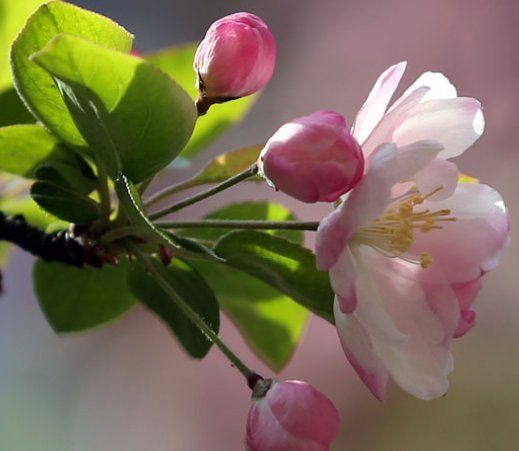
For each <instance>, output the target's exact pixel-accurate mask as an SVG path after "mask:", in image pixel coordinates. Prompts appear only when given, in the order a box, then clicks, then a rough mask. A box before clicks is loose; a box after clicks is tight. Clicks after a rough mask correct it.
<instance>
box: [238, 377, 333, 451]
mask: <svg viewBox="0 0 519 451" xmlns="http://www.w3.org/2000/svg"><path fill="white" fill-rule="evenodd" d="M339 423H340V418H339V413H338V412H337V409H336V408H335V406H334V405H333V404H332V402H331V401H330V400H329V399H328V398H327V397H326V396H324V395H323V394H322V393H321V392H319V391H317V390H316V389H315V388H314V387H312V386H311V385H309V384H307V383H306V382H301V381H284V382H276V381H272V380H260V381H259V382H258V383H257V384H256V387H255V388H254V394H253V398H252V406H251V408H250V411H249V416H248V418H247V436H246V444H247V449H248V450H249V451H271V450H276V451H301V450H312V451H327V450H328V449H329V448H330V446H331V443H332V441H333V439H334V438H335V436H336V435H337V432H338V431H339Z"/></svg>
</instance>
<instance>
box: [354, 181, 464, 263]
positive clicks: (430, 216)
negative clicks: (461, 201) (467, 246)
mask: <svg viewBox="0 0 519 451" xmlns="http://www.w3.org/2000/svg"><path fill="white" fill-rule="evenodd" d="M442 189H443V187H442V186H440V187H438V188H437V189H435V190H434V191H432V192H430V193H429V194H427V195H421V194H411V195H408V196H405V197H403V198H401V199H399V200H398V201H397V202H396V203H393V205H392V206H390V207H389V208H388V209H387V210H386V211H385V212H384V214H382V216H380V217H379V218H377V219H375V220H374V221H373V222H372V223H371V224H370V225H369V226H366V227H362V228H360V229H359V230H357V232H355V234H354V235H353V237H352V239H353V240H355V241H357V242H360V243H363V244H366V245H368V246H370V247H372V248H373V249H375V250H376V251H378V252H380V253H381V254H383V255H385V256H388V257H391V258H395V257H398V258H401V259H403V260H405V261H408V262H410V263H413V264H419V265H420V266H421V267H422V268H428V267H429V266H431V264H432V263H433V258H432V256H431V254H429V253H428V252H423V253H421V254H420V256H419V259H417V258H416V257H411V256H409V255H404V254H405V253H406V252H407V251H409V249H410V248H411V246H412V245H413V242H414V239H415V232H416V231H420V232H422V233H427V232H430V231H431V230H441V229H442V228H443V227H442V223H443V222H452V221H456V218H454V217H452V216H450V214H451V211H450V210H449V209H442V210H437V211H431V210H429V209H424V210H422V211H414V209H415V207H416V206H417V205H421V204H423V202H424V201H425V200H426V199H427V198H429V197H431V196H433V195H434V194H436V193H437V192H439V191H441V190H442Z"/></svg>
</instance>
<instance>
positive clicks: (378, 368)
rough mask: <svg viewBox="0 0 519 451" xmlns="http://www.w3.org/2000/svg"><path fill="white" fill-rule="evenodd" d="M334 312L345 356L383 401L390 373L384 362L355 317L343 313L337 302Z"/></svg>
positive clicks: (374, 393)
mask: <svg viewBox="0 0 519 451" xmlns="http://www.w3.org/2000/svg"><path fill="white" fill-rule="evenodd" d="M333 310H334V314H335V325H336V326H337V332H338V334H339V338H340V340H341V345H342V348H343V350H344V354H345V355H346V357H347V358H348V361H349V362H350V364H351V366H353V368H354V369H355V371H356V372H357V374H358V375H359V377H360V378H361V380H362V381H363V382H364V383H365V384H366V386H367V387H368V388H369V389H370V390H371V392H372V393H373V395H374V396H375V397H376V398H377V399H379V400H382V399H383V398H384V392H385V389H386V384H387V379H388V372H387V370H386V367H385V365H384V363H383V362H382V360H380V358H379V357H378V356H377V355H376V354H375V352H374V349H373V346H372V344H371V339H370V337H369V335H368V334H367V332H366V330H365V329H364V327H363V326H362V325H361V324H360V323H359V322H358V320H357V319H356V318H355V315H347V314H345V313H342V312H341V309H340V307H339V303H338V301H337V300H335V302H334V305H333Z"/></svg>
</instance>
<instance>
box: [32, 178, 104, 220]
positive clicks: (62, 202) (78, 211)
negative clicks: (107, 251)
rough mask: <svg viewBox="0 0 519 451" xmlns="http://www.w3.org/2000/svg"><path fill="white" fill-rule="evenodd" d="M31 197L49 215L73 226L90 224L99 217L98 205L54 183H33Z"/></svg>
mask: <svg viewBox="0 0 519 451" xmlns="http://www.w3.org/2000/svg"><path fill="white" fill-rule="evenodd" d="M31 197H32V198H33V199H34V201H35V202H36V203H37V204H38V205H39V206H40V207H42V208H43V209H45V210H47V211H48V212H49V213H52V214H53V215H55V216H57V217H58V218H60V219H64V220H65V221H69V222H73V223H75V224H91V223H92V222H94V221H95V220H96V219H98V218H99V216H100V209H99V204H97V203H96V202H94V201H93V200H92V199H90V198H89V197H87V196H84V195H82V194H80V193H78V192H76V191H73V190H72V189H67V188H65V187H63V186H60V185H57V184H54V183H49V182H40V181H38V182H35V183H34V184H33V185H32V186H31Z"/></svg>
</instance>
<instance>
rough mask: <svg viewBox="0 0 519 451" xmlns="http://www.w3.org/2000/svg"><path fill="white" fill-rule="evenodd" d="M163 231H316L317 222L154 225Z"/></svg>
mask: <svg viewBox="0 0 519 451" xmlns="http://www.w3.org/2000/svg"><path fill="white" fill-rule="evenodd" d="M156 225H157V226H158V227H162V228H163V229H188V228H214V229H257V230H313V231H315V230H317V227H318V226H319V223H318V222H299V221H255V220H236V219H224V220H220V219H202V220H199V221H167V222H158V223H156Z"/></svg>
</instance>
